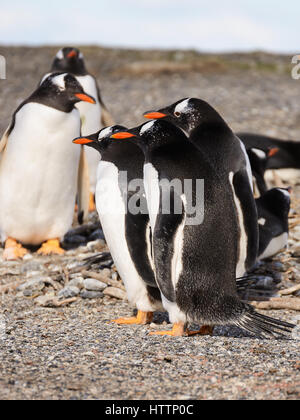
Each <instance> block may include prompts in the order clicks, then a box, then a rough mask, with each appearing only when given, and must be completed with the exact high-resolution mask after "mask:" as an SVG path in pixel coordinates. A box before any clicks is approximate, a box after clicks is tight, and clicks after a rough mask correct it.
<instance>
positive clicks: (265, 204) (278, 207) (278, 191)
mask: <svg viewBox="0 0 300 420" xmlns="http://www.w3.org/2000/svg"><path fill="white" fill-rule="evenodd" d="M291 191H292V190H291V188H288V189H283V188H274V189H273V190H270V191H268V192H266V193H265V194H263V195H262V196H261V197H260V198H259V199H257V200H256V205H257V211H258V224H259V257H258V259H259V260H264V259H267V258H271V257H273V256H274V255H276V254H278V253H279V252H280V251H281V250H283V249H284V248H286V247H287V245H288V235H289V212H290V206H291V196H290V193H291Z"/></svg>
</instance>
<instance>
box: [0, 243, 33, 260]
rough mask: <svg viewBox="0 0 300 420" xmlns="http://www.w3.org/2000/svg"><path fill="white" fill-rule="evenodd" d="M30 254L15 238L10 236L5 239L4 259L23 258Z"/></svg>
mask: <svg viewBox="0 0 300 420" xmlns="http://www.w3.org/2000/svg"><path fill="white" fill-rule="evenodd" d="M26 254H28V251H27V249H25V248H23V247H22V245H21V244H19V243H18V242H17V241H16V240H15V239H12V238H8V239H7V240H6V241H5V249H4V252H3V259H4V260H5V261H15V260H19V259H23V257H24V256H25V255H26Z"/></svg>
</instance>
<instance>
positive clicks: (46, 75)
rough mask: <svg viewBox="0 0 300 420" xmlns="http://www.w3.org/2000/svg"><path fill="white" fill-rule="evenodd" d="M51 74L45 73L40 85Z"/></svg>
mask: <svg viewBox="0 0 300 420" xmlns="http://www.w3.org/2000/svg"><path fill="white" fill-rule="evenodd" d="M50 75H51V73H47V74H45V76H44V77H43V78H42V80H41V83H40V85H42V84H43V83H44V81H45V80H46V79H47V78H48V77H49V76H50Z"/></svg>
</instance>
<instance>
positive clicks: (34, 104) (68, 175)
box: [0, 73, 95, 259]
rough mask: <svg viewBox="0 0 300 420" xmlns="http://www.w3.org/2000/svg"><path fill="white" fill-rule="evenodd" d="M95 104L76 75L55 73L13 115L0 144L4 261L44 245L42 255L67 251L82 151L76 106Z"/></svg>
mask: <svg viewBox="0 0 300 420" xmlns="http://www.w3.org/2000/svg"><path fill="white" fill-rule="evenodd" d="M80 101H85V102H88V103H91V104H93V103H95V100H94V99H93V98H92V97H91V96H90V95H87V94H86V93H85V92H84V90H83V89H82V86H81V85H80V84H79V83H78V81H77V80H76V79H75V78H74V77H73V76H71V75H69V74H67V73H65V74H52V75H51V76H49V77H48V78H47V79H46V80H45V81H44V82H43V83H42V84H41V86H39V88H38V89H37V90H36V91H35V92H34V93H33V94H32V95H31V96H30V97H29V98H28V99H27V100H25V101H24V102H23V103H22V104H21V105H20V106H19V107H18V109H17V110H16V112H15V113H14V114H13V118H12V122H11V124H10V126H9V128H8V129H7V131H6V132H5V134H4V136H3V138H2V140H1V142H0V152H1V155H0V202H1V207H0V234H1V240H2V241H6V242H5V248H6V249H5V252H4V258H5V259H16V258H22V257H23V256H24V255H25V253H26V252H27V251H26V250H25V249H24V248H23V247H22V246H21V245H20V244H19V243H18V242H21V243H23V244H25V245H39V244H41V243H42V242H45V243H44V244H43V246H42V248H41V249H40V250H39V251H38V252H39V253H40V254H44V255H46V254H50V253H56V254H62V253H63V250H62V249H61V248H60V246H59V240H60V239H61V238H62V237H63V236H64V235H65V233H66V232H67V230H68V229H69V228H70V227H71V224H72V221H73V212H74V205H75V197H76V189H77V184H76V182H77V175H78V165H79V159H80V150H79V149H78V148H76V147H75V146H74V145H72V143H71V140H72V138H74V136H75V137H76V135H77V136H78V135H79V134H80V125H81V124H80V115H79V112H78V110H77V109H76V108H75V105H76V104H77V103H78V102H80Z"/></svg>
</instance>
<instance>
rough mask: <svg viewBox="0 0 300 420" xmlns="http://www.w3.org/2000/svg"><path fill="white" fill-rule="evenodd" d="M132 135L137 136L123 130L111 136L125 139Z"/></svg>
mask: <svg viewBox="0 0 300 420" xmlns="http://www.w3.org/2000/svg"><path fill="white" fill-rule="evenodd" d="M131 137H136V136H135V135H134V134H131V133H128V132H126V131H121V132H120V133H116V134H113V135H112V136H111V137H110V138H111V139H117V140H124V139H130V138H131Z"/></svg>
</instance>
